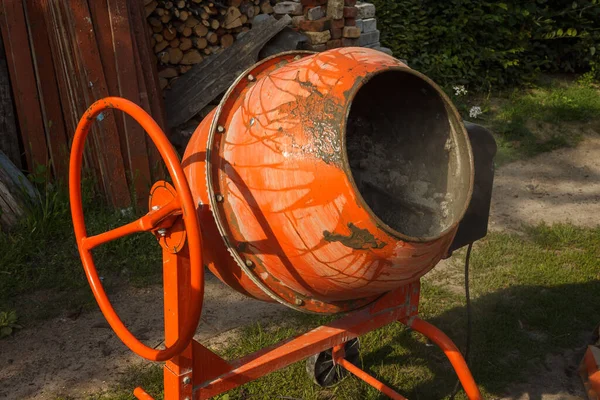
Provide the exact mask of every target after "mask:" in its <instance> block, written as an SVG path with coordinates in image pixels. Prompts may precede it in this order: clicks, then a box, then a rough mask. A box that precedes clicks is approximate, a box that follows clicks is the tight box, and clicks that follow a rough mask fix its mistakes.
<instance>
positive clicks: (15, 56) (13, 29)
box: [0, 0, 48, 170]
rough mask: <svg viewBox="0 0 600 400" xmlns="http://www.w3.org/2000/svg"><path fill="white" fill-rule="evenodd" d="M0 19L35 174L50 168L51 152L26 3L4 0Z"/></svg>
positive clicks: (20, 115)
mask: <svg viewBox="0 0 600 400" xmlns="http://www.w3.org/2000/svg"><path fill="white" fill-rule="evenodd" d="M0 18H1V20H0V27H1V30H2V37H3V39H4V46H5V49H6V58H7V60H8V69H9V72H10V78H11V83H12V88H13V98H14V100H15V105H16V109H17V115H18V117H19V127H20V130H21V138H22V141H23V147H24V149H25V155H26V158H27V164H28V165H27V166H28V168H29V169H30V170H33V168H35V165H36V164H41V165H47V163H48V148H47V147H46V138H45V134H44V123H43V121H42V112H41V110H40V103H39V97H38V91H37V87H36V80H35V73H34V71H33V61H32V59H31V50H30V48H29V40H28V35H27V27H26V24H25V15H24V13H23V3H22V1H20V0H0Z"/></svg>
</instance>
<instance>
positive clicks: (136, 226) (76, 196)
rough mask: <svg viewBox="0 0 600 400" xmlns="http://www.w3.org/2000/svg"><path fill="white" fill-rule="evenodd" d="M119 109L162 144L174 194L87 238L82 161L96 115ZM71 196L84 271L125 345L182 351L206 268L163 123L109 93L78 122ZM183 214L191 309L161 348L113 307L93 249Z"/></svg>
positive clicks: (160, 355)
mask: <svg viewBox="0 0 600 400" xmlns="http://www.w3.org/2000/svg"><path fill="white" fill-rule="evenodd" d="M111 108H114V109H118V110H121V111H123V112H125V113H126V114H129V115H130V116H131V117H133V119H135V120H136V121H137V122H138V123H139V124H140V125H141V126H142V127H143V128H144V130H145V131H146V133H148V135H150V138H151V139H152V141H153V142H154V144H155V145H156V147H157V148H158V151H159V153H160V155H161V157H162V159H163V161H164V162H165V164H166V167H167V170H168V171H169V175H170V176H171V178H172V180H173V186H174V187H175V195H174V196H173V197H172V199H171V200H170V201H169V202H168V203H167V204H165V205H163V206H162V207H160V208H159V207H153V208H152V210H150V212H148V214H146V215H144V216H143V217H141V218H140V219H138V220H137V221H134V222H131V223H129V224H127V225H124V226H121V227H119V228H116V229H112V230H110V231H108V232H104V233H101V234H99V235H95V236H90V237H88V236H87V232H86V228H85V221H84V217H83V205H82V202H81V162H82V158H83V147H84V145H85V139H86V137H87V135H88V133H89V130H90V127H91V125H92V123H93V122H94V121H95V120H96V117H97V116H98V115H99V114H100V113H101V112H102V111H104V110H106V109H111ZM69 197H70V201H71V215H72V218H73V227H74V230H75V238H76V240H77V247H78V248H79V255H80V257H81V261H82V264H83V268H84V270H85V274H86V277H87V279H88V282H89V284H90V287H91V289H92V292H93V293H94V297H95V298H96V301H97V302H98V305H99V306H100V310H101V311H102V313H103V314H104V316H105V318H106V320H107V321H108V323H109V324H110V326H111V327H112V329H113V330H114V331H115V333H116V334H117V336H118V337H119V338H120V339H121V340H122V341H123V343H124V344H125V345H126V346H127V347H129V348H130V349H131V350H132V351H133V352H134V353H136V354H138V355H139V356H141V357H143V358H146V359H148V360H153V361H165V360H168V359H170V358H172V357H174V356H176V355H178V354H180V353H181V352H182V351H183V350H185V348H186V347H187V346H188V344H189V343H190V342H191V340H192V338H193V336H194V333H195V331H196V327H197V325H198V321H199V319H200V312H201V310H202V299H203V295H204V270H203V268H202V253H201V249H202V242H201V237H200V228H199V226H198V220H197V217H196V211H195V206H194V201H193V198H192V194H191V192H190V188H189V186H188V183H187V180H186V178H185V175H184V173H183V169H182V168H181V164H180V163H179V158H178V157H177V153H175V150H174V149H173V146H172V145H171V143H170V142H169V140H168V139H167V137H166V136H165V134H164V133H163V132H162V130H161V129H160V127H159V126H158V124H157V123H156V122H155V121H154V120H153V119H152V117H150V116H149V115H148V114H147V113H146V112H145V111H144V110H143V109H142V108H140V107H138V106H137V105H136V104H134V103H132V102H131V101H129V100H125V99H122V98H119V97H107V98H105V99H102V100H99V101H97V102H95V103H94V104H92V106H91V107H90V108H89V109H88V110H87V111H86V112H85V115H84V116H83V117H82V118H81V120H80V121H79V124H78V125H77V130H76V131H75V136H74V138H73V147H72V149H71V160H70V167H69ZM177 218H181V219H182V220H183V224H184V226H185V231H186V233H187V241H188V242H187V244H188V248H189V257H190V266H191V271H190V279H191V283H190V288H191V293H190V308H189V315H187V316H186V318H185V321H186V322H187V324H186V325H185V326H184V327H182V329H180V330H179V332H180V333H179V337H178V338H177V340H176V341H175V342H174V343H173V344H172V345H171V346H168V347H167V348H165V349H163V350H156V349H153V348H151V347H148V346H146V345H145V344H143V343H142V342H140V341H139V340H138V339H137V338H136V337H135V336H133V334H132V333H131V332H130V331H129V330H128V329H127V328H126V327H125V325H124V324H123V322H122V321H121V319H120V318H119V316H118V315H117V313H116V312H115V310H114V308H113V306H112V305H111V303H110V301H109V299H108V297H107V296H106V292H105V291H104V288H103V287H102V282H101V281H100V278H99V277H98V272H97V270H96V266H95V265H94V259H93V257H92V253H91V250H92V249H93V248H95V247H97V246H99V245H101V244H104V243H107V242H110V241H112V240H115V239H118V238H121V237H124V236H128V235H131V234H133V233H136V232H150V231H156V230H157V229H158V228H159V227H161V223H164V222H165V221H166V220H173V219H177Z"/></svg>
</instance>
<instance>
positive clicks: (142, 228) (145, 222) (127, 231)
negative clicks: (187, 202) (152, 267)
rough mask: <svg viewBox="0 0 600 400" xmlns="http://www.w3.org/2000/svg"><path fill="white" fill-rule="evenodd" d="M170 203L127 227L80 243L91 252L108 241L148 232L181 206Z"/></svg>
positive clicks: (176, 203) (124, 226)
mask: <svg viewBox="0 0 600 400" xmlns="http://www.w3.org/2000/svg"><path fill="white" fill-rule="evenodd" d="M176 200H177V199H175V201H171V202H170V203H169V204H167V205H165V206H164V207H162V208H160V209H158V210H156V211H150V212H149V213H148V214H146V215H144V216H143V217H141V218H140V219H138V220H137V221H133V222H131V223H129V224H127V225H123V226H121V227H119V228H116V229H112V230H110V231H108V232H104V233H101V234H99V235H95V236H90V237H86V238H83V239H82V243H83V245H84V246H85V248H86V249H88V250H92V249H93V248H95V247H98V246H100V245H101V244H104V243H108V242H110V241H113V240H116V239H119V238H121V237H124V236H128V235H131V234H133V233H138V232H148V231H150V230H151V229H153V228H155V227H156V224H158V223H159V222H160V221H162V220H163V219H164V218H166V217H168V216H169V215H171V214H173V213H174V212H176V211H177V210H178V209H179V208H181V205H180V203H179V201H176Z"/></svg>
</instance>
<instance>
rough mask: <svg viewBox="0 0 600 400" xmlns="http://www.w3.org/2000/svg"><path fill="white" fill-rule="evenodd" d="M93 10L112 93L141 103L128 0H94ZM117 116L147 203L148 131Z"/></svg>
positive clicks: (129, 164) (135, 181) (141, 200)
mask: <svg viewBox="0 0 600 400" xmlns="http://www.w3.org/2000/svg"><path fill="white" fill-rule="evenodd" d="M90 11H91V14H92V20H93V21H94V27H95V30H96V38H97V41H98V47H99V50H100V56H101V58H102V65H103V68H104V73H105V77H106V83H107V87H108V92H109V94H110V95H111V96H120V97H123V98H126V99H128V100H131V101H132V102H134V103H136V104H140V91H139V87H138V80H137V76H136V74H137V71H136V69H135V64H134V63H133V62H132V61H133V59H134V48H133V44H132V39H131V30H130V26H129V15H128V10H127V5H126V3H125V0H95V1H93V2H90ZM115 119H116V121H117V126H118V128H119V137H120V140H121V150H122V151H123V159H124V161H125V166H126V169H127V172H128V181H129V185H130V188H133V190H134V191H135V194H136V197H137V199H138V206H144V205H146V204H147V198H148V194H149V190H150V184H151V178H150V166H149V161H148V152H147V150H146V138H145V133H144V130H143V129H142V127H141V126H140V125H139V124H138V123H137V122H135V121H134V120H133V119H132V118H130V117H128V116H126V115H124V114H123V113H115Z"/></svg>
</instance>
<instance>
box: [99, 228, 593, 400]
mask: <svg viewBox="0 0 600 400" xmlns="http://www.w3.org/2000/svg"><path fill="white" fill-rule="evenodd" d="M524 231H525V233H524V234H523V235H521V234H508V233H492V234H490V235H489V236H488V237H487V238H486V239H484V240H482V241H481V242H479V243H477V244H476V245H475V247H474V251H473V255H472V260H471V268H472V269H471V271H472V273H471V277H472V278H471V291H472V300H473V318H474V330H473V340H472V346H471V365H472V371H473V373H474V375H475V378H476V380H477V381H478V383H479V385H480V386H481V388H482V390H483V392H484V395H485V397H486V398H492V397H494V396H498V395H501V394H503V393H505V391H506V390H508V388H509V387H511V385H515V384H517V383H519V382H525V381H526V379H527V377H528V376H529V372H530V371H531V370H532V368H533V369H535V368H539V367H540V365H543V362H544V359H545V357H546V355H547V354H549V353H560V352H561V351H562V350H563V349H574V348H578V347H580V346H582V344H584V343H582V340H584V339H582V337H584V336H582V335H585V334H586V333H590V332H591V331H592V329H593V328H594V326H595V325H596V324H597V323H598V321H600V308H599V307H598V306H597V303H598V293H600V228H596V229H583V228H576V227H573V226H571V225H555V226H553V227H548V226H545V225H540V226H537V227H525V229H524ZM463 259H464V251H461V252H459V253H458V254H457V255H456V259H455V262H454V263H453V264H452V266H451V267H450V268H449V269H447V270H445V271H442V272H440V273H435V274H432V275H430V276H428V278H427V279H425V280H424V284H423V290H422V299H421V306H420V312H421V316H422V317H423V318H425V319H427V320H428V321H430V322H432V323H434V324H435V325H437V326H438V327H440V328H441V329H443V330H444V331H445V332H446V333H447V334H449V335H450V337H452V338H454V339H455V341H456V343H457V344H458V345H459V347H461V348H464V345H465V343H464V337H465V336H464V334H465V331H464V329H465V321H466V315H465V306H464V298H463V296H462V294H461V293H457V292H456V291H455V290H454V289H453V288H455V287H456V286H457V285H462V283H463V282H462V268H463V267H462V261H463ZM287 320H288V322H286V323H285V324H284V325H283V326H282V325H281V324H279V325H278V324H271V325H267V326H261V325H258V324H257V325H253V326H250V327H247V328H246V329H245V331H244V332H243V334H242V335H241V337H240V339H239V340H236V341H233V342H232V343H231V345H230V346H229V347H228V348H226V349H225V350H224V351H222V352H221V354H222V355H224V356H225V357H226V358H235V357H239V356H241V355H244V354H248V353H250V352H253V351H256V350H258V349H260V348H262V347H264V346H268V345H271V344H274V343H276V342H278V341H280V340H282V339H284V338H287V337H289V336H291V335H293V334H296V333H299V332H302V331H305V330H307V329H309V328H310V327H314V326H317V325H319V324H321V323H326V322H327V320H328V318H319V317H312V316H304V315H297V314H290V315H289V318H288V319H287ZM289 321H291V322H289ZM361 346H362V361H363V364H364V368H365V369H366V371H368V372H370V373H372V374H374V375H375V376H377V377H379V378H380V379H381V380H382V381H383V382H385V383H387V384H389V385H390V386H392V387H394V388H397V389H398V390H399V391H400V392H401V393H402V394H403V395H405V396H407V397H408V398H411V399H434V398H435V399H442V398H448V397H449V395H450V393H451V392H452V389H453V387H454V384H455V377H454V374H453V372H452V370H451V369H450V366H449V364H448V362H447V361H446V359H445V357H444V355H443V354H442V353H441V352H440V350H439V349H438V348H437V347H435V346H428V343H427V341H426V340H425V339H424V338H423V337H422V336H421V335H419V334H416V333H414V332H411V331H410V330H408V329H406V328H404V327H403V326H401V325H400V324H394V325H390V326H387V327H384V328H382V329H379V330H377V331H374V332H371V333H369V334H367V335H364V336H363V337H361ZM537 372H538V373H539V370H537ZM141 382H144V383H145V385H146V386H147V387H148V388H149V389H150V391H151V392H152V394H154V395H155V396H157V398H161V392H160V391H161V374H160V368H159V367H148V368H146V369H144V370H143V371H141V370H135V371H132V373H131V374H129V375H128V377H127V378H126V380H124V381H123V382H121V383H120V385H119V386H118V387H117V388H115V390H114V391H111V392H109V393H107V394H104V395H102V396H100V397H99V398H100V399H103V400H116V399H131V398H132V397H131V391H132V390H133V388H134V387H135V385H136V384H139V383H141ZM512 394H514V395H517V393H512ZM227 396H228V398H230V399H250V398H252V399H282V398H293V399H303V400H323V399H348V400H350V399H384V398H385V397H384V396H382V395H381V394H380V393H379V392H378V391H376V390H375V389H373V388H371V387H369V386H367V385H365V384H364V383H362V382H360V381H358V380H357V379H354V378H348V379H346V380H344V381H343V382H342V383H341V384H339V385H338V386H336V387H333V388H329V389H322V388H319V387H317V386H315V385H313V384H312V382H311V380H310V378H309V377H308V376H307V375H306V373H305V370H304V362H300V363H297V364H294V365H292V366H290V367H288V368H286V369H284V370H282V371H278V372H275V373H272V374H270V375H267V376H266V377H263V378H261V379H259V380H257V381H254V382H251V383H249V384H246V385H244V386H243V387H242V388H239V389H235V390H232V391H231V392H229V393H228V394H227ZM457 398H464V395H462V394H461V395H459V396H458V397H457Z"/></svg>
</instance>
